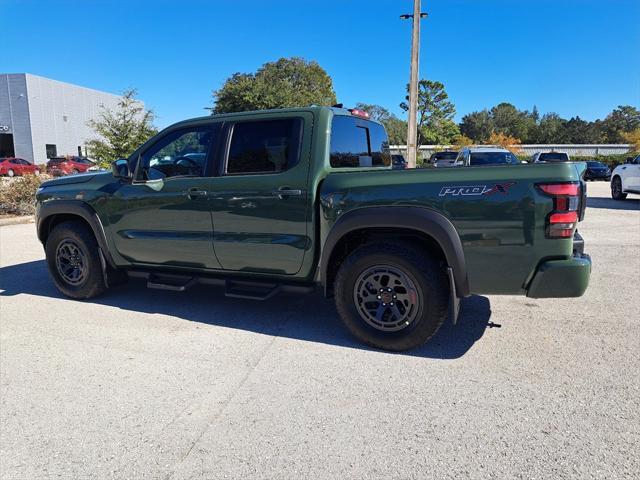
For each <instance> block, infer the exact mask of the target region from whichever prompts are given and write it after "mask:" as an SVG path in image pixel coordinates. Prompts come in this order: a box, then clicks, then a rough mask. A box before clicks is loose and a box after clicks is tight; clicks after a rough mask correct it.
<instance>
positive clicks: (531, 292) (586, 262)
mask: <svg viewBox="0 0 640 480" xmlns="http://www.w3.org/2000/svg"><path fill="white" fill-rule="evenodd" d="M590 275H591V257H590V256H589V255H587V254H586V253H578V252H575V253H574V255H573V257H571V258H570V259H568V260H549V261H547V262H543V263H542V264H540V266H539V267H538V270H537V271H536V274H535V275H534V277H533V280H532V281H531V283H530V284H529V289H528V290H527V297H531V298H568V297H580V296H582V294H584V292H585V290H586V289H587V287H588V286H589V276H590Z"/></svg>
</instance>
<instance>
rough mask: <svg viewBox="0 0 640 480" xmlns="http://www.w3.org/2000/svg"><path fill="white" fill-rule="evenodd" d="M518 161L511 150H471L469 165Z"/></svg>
mask: <svg viewBox="0 0 640 480" xmlns="http://www.w3.org/2000/svg"><path fill="white" fill-rule="evenodd" d="M505 163H518V159H517V158H516V156H515V155H514V154H513V153H511V152H472V153H471V161H470V164H471V165H500V164H505Z"/></svg>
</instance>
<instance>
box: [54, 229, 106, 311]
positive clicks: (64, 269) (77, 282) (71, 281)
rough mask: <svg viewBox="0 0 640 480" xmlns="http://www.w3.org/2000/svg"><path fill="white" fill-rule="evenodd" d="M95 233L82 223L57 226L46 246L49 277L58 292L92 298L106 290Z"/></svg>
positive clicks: (69, 295)
mask: <svg viewBox="0 0 640 480" xmlns="http://www.w3.org/2000/svg"><path fill="white" fill-rule="evenodd" d="M98 248H99V247H98V242H97V241H96V239H95V237H94V236H93V232H92V231H91V230H90V229H89V228H88V227H87V226H86V225H85V224H83V223H82V222H76V221H69V222H63V223H61V224H59V225H57V226H56V227H55V228H54V229H53V230H52V231H51V233H50V234H49V237H48V238H47V243H46V246H45V253H46V256H47V264H48V266H49V273H50V274H51V278H52V279H53V282H54V283H55V285H56V287H57V288H58V290H60V291H61V292H62V293H63V294H64V295H66V296H67V297H71V298H79V299H84V298H91V297H95V296H97V295H100V294H101V293H103V292H104V291H105V290H106V288H107V287H106V285H105V283H104V277H103V273H102V266H101V263H100V257H99V254H98Z"/></svg>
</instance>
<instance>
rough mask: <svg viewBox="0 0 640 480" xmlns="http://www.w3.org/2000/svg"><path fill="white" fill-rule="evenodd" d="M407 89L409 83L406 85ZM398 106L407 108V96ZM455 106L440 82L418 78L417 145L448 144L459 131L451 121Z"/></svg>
mask: <svg viewBox="0 0 640 480" xmlns="http://www.w3.org/2000/svg"><path fill="white" fill-rule="evenodd" d="M407 91H409V85H407ZM405 100H406V101H405V102H402V103H401V104H400V108H402V109H403V110H405V111H408V110H409V105H408V103H407V102H408V101H409V96H408V95H407V96H406V97H405ZM455 113H456V108H455V106H454V105H453V103H452V102H451V101H450V100H449V95H447V92H446V91H445V89H444V85H443V84H442V83H441V82H438V81H434V80H420V82H419V83H418V145H422V144H424V143H426V142H433V143H441V144H450V143H452V142H453V141H454V140H455V137H456V135H458V134H459V133H460V131H459V130H458V128H457V125H455V123H453V116H454V115H455Z"/></svg>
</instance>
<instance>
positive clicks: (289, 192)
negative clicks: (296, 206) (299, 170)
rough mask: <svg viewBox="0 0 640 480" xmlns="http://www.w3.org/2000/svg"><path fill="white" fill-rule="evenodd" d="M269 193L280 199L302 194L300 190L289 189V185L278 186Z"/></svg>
mask: <svg viewBox="0 0 640 480" xmlns="http://www.w3.org/2000/svg"><path fill="white" fill-rule="evenodd" d="M271 193H272V195H274V196H276V197H278V198H279V199H280V200H284V199H285V198H287V197H293V196H296V197H300V196H302V190H296V189H291V188H289V187H280V188H278V189H277V190H274V191H273V192H271Z"/></svg>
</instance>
